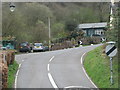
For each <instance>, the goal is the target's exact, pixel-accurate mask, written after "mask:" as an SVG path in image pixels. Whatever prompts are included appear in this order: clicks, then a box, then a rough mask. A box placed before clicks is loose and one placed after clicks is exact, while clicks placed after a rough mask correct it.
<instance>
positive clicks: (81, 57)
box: [81, 53, 86, 65]
mask: <svg viewBox="0 0 120 90" xmlns="http://www.w3.org/2000/svg"><path fill="white" fill-rule="evenodd" d="M85 54H86V53H84V54H83V55H82V56H81V64H82V65H83V56H84V55H85Z"/></svg>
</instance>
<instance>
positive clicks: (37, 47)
mask: <svg viewBox="0 0 120 90" xmlns="http://www.w3.org/2000/svg"><path fill="white" fill-rule="evenodd" d="M35 51H45V47H44V46H43V44H42V43H34V46H33V52H35Z"/></svg>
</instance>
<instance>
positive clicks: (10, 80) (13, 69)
mask: <svg viewBox="0 0 120 90" xmlns="http://www.w3.org/2000/svg"><path fill="white" fill-rule="evenodd" d="M18 66H19V65H18V64H17V62H16V61H14V64H13V65H9V67H8V69H9V71H8V88H13V84H14V81H15V74H16V72H17V70H18Z"/></svg>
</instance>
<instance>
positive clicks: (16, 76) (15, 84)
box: [14, 64, 22, 89]
mask: <svg viewBox="0 0 120 90" xmlns="http://www.w3.org/2000/svg"><path fill="white" fill-rule="evenodd" d="M21 65H22V64H19V67H18V70H17V72H16V75H15V83H14V88H15V89H16V88H17V79H18V74H19V71H20V67H21Z"/></svg>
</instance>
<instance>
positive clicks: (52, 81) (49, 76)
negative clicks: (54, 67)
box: [48, 73, 58, 88]
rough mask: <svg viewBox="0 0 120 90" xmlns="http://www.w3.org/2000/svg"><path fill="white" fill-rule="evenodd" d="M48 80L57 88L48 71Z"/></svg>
mask: <svg viewBox="0 0 120 90" xmlns="http://www.w3.org/2000/svg"><path fill="white" fill-rule="evenodd" d="M48 77H49V80H50V82H51V84H52V86H53V87H54V88H58V87H57V85H56V83H55V81H54V80H53V77H52V75H51V74H50V73H48Z"/></svg>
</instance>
